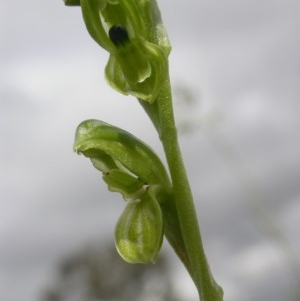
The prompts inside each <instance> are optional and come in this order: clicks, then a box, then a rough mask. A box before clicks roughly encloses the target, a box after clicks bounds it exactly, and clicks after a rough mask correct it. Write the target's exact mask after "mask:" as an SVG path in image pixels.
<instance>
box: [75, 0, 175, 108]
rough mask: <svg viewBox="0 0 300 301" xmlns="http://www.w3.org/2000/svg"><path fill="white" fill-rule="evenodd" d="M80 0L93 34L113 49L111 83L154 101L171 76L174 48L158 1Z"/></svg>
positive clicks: (108, 47) (107, 74)
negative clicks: (157, 3)
mask: <svg viewBox="0 0 300 301" xmlns="http://www.w3.org/2000/svg"><path fill="white" fill-rule="evenodd" d="M69 1H70V0H69ZM73 1H74V0H73ZM80 4H81V8H82V13H83V18H84V21H85V24H86V27H87V30H88V31H89V33H90V35H91V36H92V37H93V39H94V40H95V41H96V42H97V43H98V44H99V45H100V46H101V47H103V48H104V49H106V50H107V51H109V52H110V58H109V61H108V64H107V66H106V69H105V73H106V78H107V80H108V82H109V84H110V85H111V86H112V87H113V88H115V89H116V90H118V91H119V92H122V93H124V94H131V95H133V96H135V97H137V98H139V99H141V100H145V101H147V102H149V103H152V102H154V101H155V99H156V97H157V95H158V93H159V91H160V89H161V87H162V85H163V84H164V82H165V79H166V77H167V72H168V62H167V56H168V54H169V52H170V49H171V47H170V44H169V40H168V37H167V35H166V32H165V30H164V27H163V26H162V22H161V18H160V13H159V10H158V8H157V5H156V2H155V1H151V0H143V1H140V0H81V1H80ZM149 12H150V13H149ZM115 28H122V31H120V30H117V31H116V30H114V29H115ZM112 30H113V31H114V33H113V35H110V34H109V33H110V32H111V31H112ZM120 40H121V41H122V42H121V43H119V41H120Z"/></svg>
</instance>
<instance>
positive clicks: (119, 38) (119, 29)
mask: <svg viewBox="0 0 300 301" xmlns="http://www.w3.org/2000/svg"><path fill="white" fill-rule="evenodd" d="M108 35H109V38H110V40H111V41H112V42H113V43H114V44H115V46H117V47H118V46H120V45H124V44H126V43H127V42H129V37H128V33H127V31H126V29H125V28H124V26H122V25H120V24H119V25H114V26H112V27H111V28H110V30H109V32H108Z"/></svg>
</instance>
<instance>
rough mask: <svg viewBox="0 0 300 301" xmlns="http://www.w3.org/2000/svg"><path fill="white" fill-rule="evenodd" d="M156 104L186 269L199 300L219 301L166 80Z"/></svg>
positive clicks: (219, 292) (219, 294)
mask: <svg viewBox="0 0 300 301" xmlns="http://www.w3.org/2000/svg"><path fill="white" fill-rule="evenodd" d="M156 103H157V107H158V112H159V125H160V127H159V135H160V139H161V141H162V144H163V147H164V151H165V155H166V158H167V162H168V166H169V170H170V175H171V179H172V183H173V191H174V199H175V205H176V209H177V215H178V220H179V225H180V230H181V233H182V237H183V242H184V244H185V249H186V252H187V257H188V261H189V265H190V267H189V269H188V270H189V272H190V274H191V277H192V279H193V281H194V283H195V285H196V287H197V289H198V292H199V297H200V299H201V300H203V301H221V300H223V291H222V288H221V287H220V286H219V285H218V284H217V283H216V282H215V280H214V279H213V277H212V275H211V273H210V269H209V265H208V262H207V260H206V256H205V253H204V248H203V244H202V239H201V234H200V229H199V225H198V220H197V215H196V210H195V207H194V202H193V197H192V192H191V189H190V185H189V181H188V178H187V174H186V171H185V166H184V163H183V160H182V156H181V151H180V147H179V143H178V138H177V130H176V126H175V120H174V113H173V106H172V94H171V89H170V82H169V79H167V80H166V82H165V84H164V86H163V88H162V90H161V93H160V95H159V97H158V99H157V100H156ZM175 251H176V250H175Z"/></svg>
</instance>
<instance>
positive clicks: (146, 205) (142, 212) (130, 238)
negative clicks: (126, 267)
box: [115, 194, 163, 263]
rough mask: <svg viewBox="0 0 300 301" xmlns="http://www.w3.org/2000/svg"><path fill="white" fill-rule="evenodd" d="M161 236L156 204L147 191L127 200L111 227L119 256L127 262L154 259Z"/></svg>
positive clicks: (160, 216)
mask: <svg viewBox="0 0 300 301" xmlns="http://www.w3.org/2000/svg"><path fill="white" fill-rule="evenodd" d="M162 240H163V221H162V213H161V209H160V207H159V204H158V203H157V201H156V200H155V199H153V198H152V197H151V196H150V195H149V194H145V195H144V196H143V197H142V198H141V199H140V200H138V201H136V202H130V203H129V204H128V205H127V206H126V208H125V210H124V212H123V213H122V215H121V216H120V218H119V220H118V223H117V225H116V229H115V243H116V247H117V250H118V252H119V254H120V255H121V257H122V258H123V259H124V260H125V261H127V262H129V263H149V262H152V263H155V261H156V258H157V254H158V252H159V250H160V248H161V245H162Z"/></svg>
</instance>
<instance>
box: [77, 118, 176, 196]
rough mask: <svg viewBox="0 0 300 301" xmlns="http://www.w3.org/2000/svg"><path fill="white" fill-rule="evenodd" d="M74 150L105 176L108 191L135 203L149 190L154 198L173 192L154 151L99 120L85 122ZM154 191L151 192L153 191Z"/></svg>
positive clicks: (131, 136)
mask: <svg viewBox="0 0 300 301" xmlns="http://www.w3.org/2000/svg"><path fill="white" fill-rule="evenodd" d="M74 149H75V151H76V152H78V153H82V154H83V155H85V156H86V157H88V158H90V159H91V161H92V163H93V165H94V166H95V168H97V169H98V170H100V171H101V172H103V179H104V181H105V182H106V183H107V184H108V186H109V189H110V190H112V191H118V192H120V193H122V195H123V197H124V199H126V200H134V199H137V198H139V197H140V196H141V194H142V192H144V191H145V189H146V187H147V186H151V187H152V188H155V195H156V196H158V195H160V196H163V195H168V194H169V193H170V192H171V189H172V188H171V183H170V180H169V177H168V174H167V172H166V170H165V168H164V166H163V164H162V162H161V161H160V159H159V158H158V156H157V155H156V154H155V153H154V151H153V150H152V149H151V148H150V147H149V146H148V145H146V144H145V143H143V142H142V141H141V140H139V139H137V138H136V137H134V136H133V135H131V134H130V133H128V132H126V131H124V130H122V129H120V128H117V127H114V126H112V125H109V124H107V123H105V122H102V121H99V120H86V121H84V122H82V123H81V124H80V125H79V126H78V128H77V131H76V136H75V143H74ZM151 191H152V190H151Z"/></svg>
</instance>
